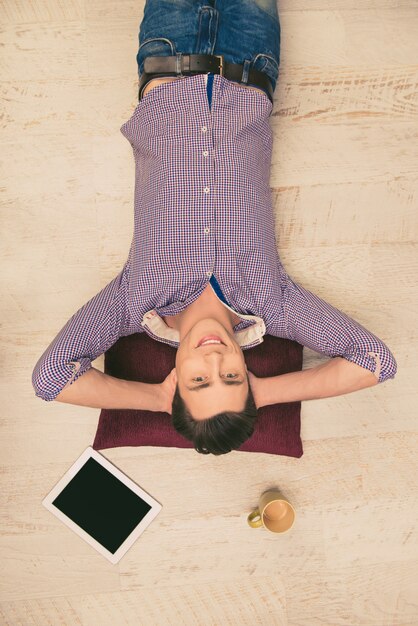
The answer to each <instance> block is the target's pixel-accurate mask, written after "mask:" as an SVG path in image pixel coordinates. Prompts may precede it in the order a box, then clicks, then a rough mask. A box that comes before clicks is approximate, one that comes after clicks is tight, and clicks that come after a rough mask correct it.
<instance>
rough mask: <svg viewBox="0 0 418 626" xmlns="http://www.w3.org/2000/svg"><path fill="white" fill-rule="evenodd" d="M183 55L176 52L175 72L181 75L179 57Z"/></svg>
mask: <svg viewBox="0 0 418 626" xmlns="http://www.w3.org/2000/svg"><path fill="white" fill-rule="evenodd" d="M182 56H183V53H182V52H177V53H176V74H177V76H183V74H182V73H181V57H182Z"/></svg>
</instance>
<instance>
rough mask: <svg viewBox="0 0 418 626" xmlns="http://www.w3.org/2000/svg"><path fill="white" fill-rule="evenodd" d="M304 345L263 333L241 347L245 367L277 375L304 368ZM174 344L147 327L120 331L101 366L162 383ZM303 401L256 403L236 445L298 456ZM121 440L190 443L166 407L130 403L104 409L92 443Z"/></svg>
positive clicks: (125, 442) (170, 364) (189, 445)
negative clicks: (251, 423)
mask: <svg viewBox="0 0 418 626" xmlns="http://www.w3.org/2000/svg"><path fill="white" fill-rule="evenodd" d="M302 350H303V347H302V346H301V345H300V344H299V343H296V342H295V341H291V340H289V339H282V338H280V337H273V336H271V335H264V341H263V342H262V343H260V344H258V345H257V346H255V347H254V348H250V349H249V350H244V351H243V354H244V358H245V362H246V364H247V367H248V369H249V370H250V371H251V372H253V374H255V375H256V376H259V377H265V376H275V375H277V374H286V373H287V372H294V371H297V370H301V369H302ZM176 351H177V350H176V348H174V347H173V346H169V345H167V344H166V343H162V342H161V341H156V340H155V339H152V338H151V337H149V336H148V335H147V333H146V332H142V333H134V334H133V335H128V336H126V337H120V338H119V339H118V340H117V342H116V343H115V344H113V346H112V347H111V348H110V349H109V350H107V352H105V361H104V371H105V373H106V374H109V375H110V376H115V377H116V378H122V379H125V380H136V381H140V382H144V383H161V382H162V381H163V380H164V379H165V378H166V376H168V374H169V373H170V372H171V370H172V369H173V367H175V356H176ZM300 408H301V402H289V403H282V404H271V405H268V406H264V407H261V408H260V409H258V418H257V421H256V423H255V427H254V432H253V434H252V436H251V437H250V438H249V439H247V441H244V443H243V444H242V446H241V447H240V448H239V450H240V451H243V452H244V451H245V452H267V453H270V454H282V455H285V456H293V457H297V458H299V457H301V456H302V454H303V448H302V440H301V438H300ZM120 446H163V447H174V448H194V446H193V443H192V442H191V441H189V440H188V439H185V438H184V437H183V436H182V435H180V434H179V433H178V432H177V431H176V430H175V429H174V427H173V425H172V423H171V415H170V414H169V413H157V412H154V411H144V410H133V409H102V410H101V412H100V419H99V424H98V428H97V433H96V437H95V440H94V443H93V448H94V449H95V450H102V449H104V448H117V447H120Z"/></svg>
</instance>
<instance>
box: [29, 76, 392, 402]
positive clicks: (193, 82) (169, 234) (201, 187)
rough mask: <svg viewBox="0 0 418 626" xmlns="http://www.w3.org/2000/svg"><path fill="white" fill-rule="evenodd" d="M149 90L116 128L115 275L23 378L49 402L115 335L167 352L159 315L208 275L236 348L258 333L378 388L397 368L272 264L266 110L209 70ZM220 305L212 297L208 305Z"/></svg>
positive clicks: (275, 259)
mask: <svg viewBox="0 0 418 626" xmlns="http://www.w3.org/2000/svg"><path fill="white" fill-rule="evenodd" d="M206 79H207V75H205V74H198V75H194V76H188V77H187V78H184V79H180V80H177V81H173V82H170V83H164V84H161V85H158V86H157V87H154V89H152V90H151V91H150V92H149V93H147V95H146V96H145V97H144V98H143V99H142V100H141V101H140V102H139V103H138V105H137V107H136V108H135V110H134V112H133V114H132V116H131V118H130V119H129V120H128V121H127V122H125V123H124V124H123V125H122V126H121V132H122V134H123V135H124V136H125V137H126V138H127V139H128V141H129V142H130V144H131V146H132V150H133V154H134V158H135V172H136V174H135V226H134V234H133V238H132V243H131V247H130V251H129V255H128V258H127V261H126V262H125V264H124V266H123V268H122V270H121V271H120V272H119V273H118V274H117V276H115V278H114V279H113V280H112V281H110V283H108V284H107V285H106V286H105V287H104V288H103V289H102V290H101V291H100V292H99V293H98V294H96V295H95V296H94V297H93V298H91V299H90V300H89V301H88V302H87V303H86V304H85V305H84V306H82V307H81V308H80V309H79V310H78V311H77V312H76V313H75V314H74V315H73V316H72V317H71V318H70V319H69V320H68V322H67V323H66V324H65V325H64V327H63V328H62V329H61V331H60V332H59V333H58V335H57V336H56V337H55V339H54V340H53V341H52V342H51V344H50V345H49V346H48V348H47V349H46V350H45V352H44V353H43V354H42V356H41V357H40V358H39V360H38V362H37V363H36V365H35V368H34V370H33V373H32V384H33V387H34V389H35V392H36V395H37V396H38V397H40V398H43V399H44V400H47V401H50V400H54V399H55V397H56V396H57V395H58V393H59V392H60V391H61V390H62V389H63V388H64V386H67V385H68V384H71V383H72V382H73V381H75V380H76V379H77V378H78V377H79V376H81V375H82V374H83V373H84V372H85V371H87V370H88V369H89V368H90V367H91V362H92V361H93V360H94V359H96V358H97V357H98V356H100V355H101V354H103V353H104V352H105V351H106V350H108V349H109V348H110V347H111V346H112V345H113V344H114V343H115V342H116V341H117V340H118V338H119V337H123V336H126V335H130V334H132V333H138V332H143V331H145V332H147V333H148V335H150V336H151V337H153V338H154V339H156V340H158V341H163V342H165V343H167V344H170V345H172V346H175V347H177V346H178V345H179V335H178V331H177V330H175V329H172V328H169V327H168V326H167V325H166V324H165V322H164V320H163V319H162V317H163V316H171V315H177V314H178V313H180V312H181V311H183V310H184V309H185V308H186V307H188V306H189V304H191V303H192V302H193V301H194V300H196V299H197V298H198V297H199V296H200V294H201V293H202V291H203V290H204V289H205V287H206V286H207V284H208V282H209V279H210V277H211V276H212V275H214V276H215V277H216V279H217V281H218V283H219V285H220V287H221V290H222V292H223V294H224V296H225V298H226V301H227V303H228V304H225V303H222V304H223V306H228V308H230V310H232V311H234V313H236V314H237V315H238V316H239V317H240V318H241V320H242V321H241V322H240V323H239V324H238V325H237V326H235V327H234V333H235V338H236V340H237V342H238V343H239V345H240V346H241V348H242V349H243V350H246V349H249V348H251V347H253V346H255V345H257V344H259V343H260V342H262V341H263V335H264V334H265V333H267V334H269V335H274V336H276V337H285V338H288V339H292V340H294V341H297V342H299V343H300V344H302V345H304V346H308V347H309V348H311V349H312V350H315V351H317V352H320V353H323V354H325V355H328V356H330V357H335V356H341V357H343V358H345V359H347V360H348V361H352V362H353V363H357V364H358V365H360V366H361V367H363V368H366V369H368V370H370V371H371V372H375V371H376V372H378V368H379V367H380V375H379V379H378V380H379V383H380V382H383V381H384V380H386V379H388V378H393V377H394V376H395V374H396V371H397V364H396V361H395V358H394V356H393V354H392V353H391V352H390V350H389V348H388V347H387V346H386V345H385V343H383V341H381V340H380V339H379V338H378V337H376V336H375V335H374V334H372V333H371V332H370V331H368V330H367V329H366V328H364V327H363V326H361V325H360V324H359V323H357V322H356V321H354V320H353V319H351V318H350V317H348V316H347V315H345V314H344V313H342V312H341V311H339V310H338V309H336V308H334V307H333V306H331V305H330V304H328V303H327V302H325V301H324V300H322V299H321V298H319V297H317V296H316V295H314V294H313V293H312V292H310V291H308V290H306V289H304V288H303V287H301V286H300V285H299V284H297V283H295V282H294V281H293V280H292V279H291V278H290V277H289V275H288V274H287V272H286V271H285V270H284V268H283V265H282V263H281V261H280V258H279V255H278V252H277V246H276V240H275V223H274V215H273V209H272V199H271V190H270V186H269V177H270V166H271V152H272V130H271V128H270V124H269V116H270V114H271V110H272V104H271V102H270V100H269V99H268V97H267V95H265V94H263V93H260V92H258V91H255V90H252V89H248V88H246V87H242V86H239V84H238V83H234V84H233V83H231V82H230V81H229V80H227V79H226V78H225V77H223V76H220V75H218V74H216V75H215V76H214V82H213V89H212V102H211V108H209V103H208V99H207V93H206ZM220 301H221V300H220Z"/></svg>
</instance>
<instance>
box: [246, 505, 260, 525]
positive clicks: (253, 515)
mask: <svg viewBox="0 0 418 626" xmlns="http://www.w3.org/2000/svg"><path fill="white" fill-rule="evenodd" d="M256 517H258V518H259V519H258V520H256V519H255V518H256ZM247 522H248V524H249V525H250V526H251V528H260V526H262V525H263V520H262V519H261V515H260V510H259V509H254V511H253V512H252V513H250V514H249V516H248V517H247Z"/></svg>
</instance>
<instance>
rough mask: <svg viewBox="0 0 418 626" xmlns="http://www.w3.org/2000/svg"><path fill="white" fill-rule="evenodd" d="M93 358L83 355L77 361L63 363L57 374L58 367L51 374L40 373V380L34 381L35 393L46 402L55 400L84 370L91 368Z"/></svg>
mask: <svg viewBox="0 0 418 626" xmlns="http://www.w3.org/2000/svg"><path fill="white" fill-rule="evenodd" d="M91 366H92V365H91V359H89V358H87V357H82V358H81V359H79V360H77V361H70V362H69V363H64V364H63V365H62V371H61V372H60V373H59V374H57V372H56V369H55V368H53V371H52V372H51V374H50V375H48V374H45V373H43V374H40V375H39V377H38V380H37V381H36V382H35V381H32V382H33V386H34V388H35V395H36V396H37V397H38V398H42V400H45V401H46V402H51V401H52V400H55V398H56V397H57V395H58V394H59V393H60V392H61V391H62V390H63V389H64V388H65V387H67V386H69V385H70V384H72V383H73V382H74V381H76V380H77V378H79V377H80V376H81V375H82V374H84V372H86V371H87V370H89V369H90V368H91Z"/></svg>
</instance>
